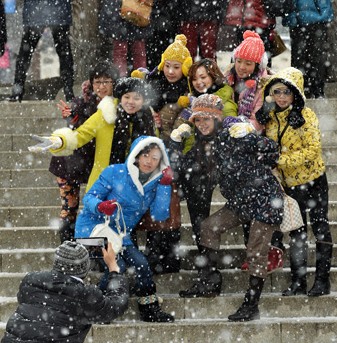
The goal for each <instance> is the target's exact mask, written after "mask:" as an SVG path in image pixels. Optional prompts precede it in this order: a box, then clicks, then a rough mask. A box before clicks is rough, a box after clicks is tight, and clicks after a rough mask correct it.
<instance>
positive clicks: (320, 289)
mask: <svg viewBox="0 0 337 343" xmlns="http://www.w3.org/2000/svg"><path fill="white" fill-rule="evenodd" d="M331 257H332V244H331V243H329V242H328V243H322V242H319V243H316V275H315V282H314V285H313V287H312V288H311V290H310V291H309V292H308V296H310V297H319V296H320V295H326V294H330V268H331Z"/></svg>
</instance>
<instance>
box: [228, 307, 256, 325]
mask: <svg viewBox="0 0 337 343" xmlns="http://www.w3.org/2000/svg"><path fill="white" fill-rule="evenodd" d="M255 319H260V311H259V307H258V306H257V305H248V304H245V303H244V304H242V305H241V306H240V307H239V309H238V310H237V311H236V312H235V313H234V314H231V315H230V316H228V320H229V321H230V322H248V321H250V320H255Z"/></svg>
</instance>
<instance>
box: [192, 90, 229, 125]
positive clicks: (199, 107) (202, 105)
mask: <svg viewBox="0 0 337 343" xmlns="http://www.w3.org/2000/svg"><path fill="white" fill-rule="evenodd" d="M222 110H223V103H222V100H221V98H220V97H218V96H217V95H214V94H203V95H200V96H199V97H197V98H195V100H193V102H192V115H191V116H190V118H189V121H190V122H192V123H194V120H195V118H196V117H213V118H214V119H220V120H221V119H222Z"/></svg>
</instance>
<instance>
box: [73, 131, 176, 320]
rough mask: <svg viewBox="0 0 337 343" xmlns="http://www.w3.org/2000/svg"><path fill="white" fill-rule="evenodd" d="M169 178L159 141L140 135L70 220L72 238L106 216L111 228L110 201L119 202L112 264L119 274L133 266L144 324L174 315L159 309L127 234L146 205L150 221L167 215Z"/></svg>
mask: <svg viewBox="0 0 337 343" xmlns="http://www.w3.org/2000/svg"><path fill="white" fill-rule="evenodd" d="M171 182H172V172H171V168H170V164H169V159H168V156H167V153H166V150H165V146H164V143H163V141H162V140H161V139H159V138H157V137H151V136H141V137H139V138H137V139H136V140H135V141H134V142H133V144H132V145H131V150H130V154H129V156H128V158H127V160H126V162H125V163H124V164H113V165H110V166H109V167H107V168H106V169H104V170H103V172H102V173H101V175H100V177H99V179H98V180H97V181H96V182H95V183H94V184H93V186H92V187H91V188H90V190H89V191H88V192H87V194H86V195H85V197H84V198H83V204H84V208H83V211H82V212H81V214H80V215H79V216H78V219H77V221H76V227H75V237H76V238H78V237H89V236H90V234H91V232H92V230H93V228H94V227H95V226H96V225H97V224H100V223H103V222H104V220H105V216H106V215H108V216H111V220H110V227H111V229H112V230H115V231H117V228H116V223H115V218H116V215H117V211H115V210H116V207H117V206H116V202H118V203H119V204H120V205H121V207H122V210H123V217H124V220H125V225H126V231H127V233H126V236H125V237H124V239H123V250H122V252H121V253H120V254H119V259H118V265H119V267H120V272H121V273H123V272H125V271H126V269H127V268H128V267H134V269H135V276H136V281H135V293H136V295H137V297H138V305H139V311H140V316H141V319H142V320H144V321H147V322H172V321H174V317H173V316H171V315H170V314H168V313H165V312H163V311H162V310H161V308H160V306H159V304H158V298H157V296H156V285H155V283H154V281H153V278H152V272H151V269H150V266H149V264H148V261H147V259H146V257H145V256H144V255H143V253H142V252H140V251H139V249H138V247H136V246H135V245H134V244H133V242H132V239H131V237H130V234H131V232H132V230H133V229H134V227H135V226H136V224H137V223H138V222H139V220H140V219H141V217H142V216H143V215H144V214H145V212H146V211H147V210H148V209H150V213H151V216H152V217H153V218H154V220H165V219H167V218H168V217H169V208H170V199H171V186H170V184H171ZM120 224H121V226H122V224H123V223H122V222H121V223H120Z"/></svg>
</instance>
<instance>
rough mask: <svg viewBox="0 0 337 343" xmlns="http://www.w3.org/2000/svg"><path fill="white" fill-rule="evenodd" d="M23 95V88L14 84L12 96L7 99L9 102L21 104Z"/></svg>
mask: <svg viewBox="0 0 337 343" xmlns="http://www.w3.org/2000/svg"><path fill="white" fill-rule="evenodd" d="M23 94H24V87H23V86H21V85H19V84H14V85H13V88H12V95H11V96H10V97H9V98H8V99H7V100H8V101H10V102H17V101H18V102H21V101H22V98H23Z"/></svg>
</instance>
